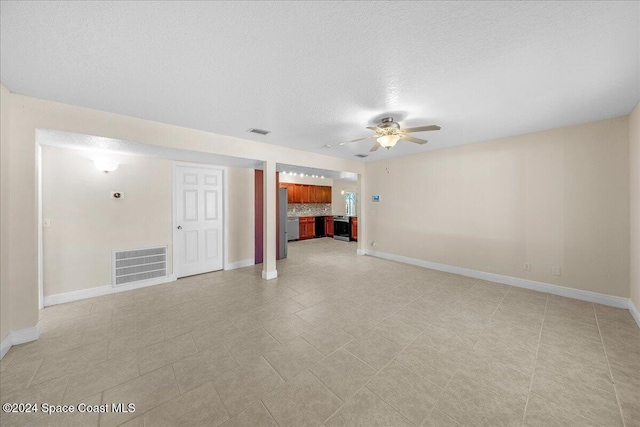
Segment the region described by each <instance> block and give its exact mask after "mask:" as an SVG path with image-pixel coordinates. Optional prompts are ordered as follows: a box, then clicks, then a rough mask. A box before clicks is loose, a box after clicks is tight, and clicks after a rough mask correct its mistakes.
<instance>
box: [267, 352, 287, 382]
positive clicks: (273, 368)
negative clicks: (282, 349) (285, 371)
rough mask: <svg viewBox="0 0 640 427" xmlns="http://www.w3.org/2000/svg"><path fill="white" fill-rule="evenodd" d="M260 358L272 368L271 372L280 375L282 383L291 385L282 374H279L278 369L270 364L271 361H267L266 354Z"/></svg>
mask: <svg viewBox="0 0 640 427" xmlns="http://www.w3.org/2000/svg"><path fill="white" fill-rule="evenodd" d="M260 357H261V358H262V360H264V361H265V362H267V365H269V367H270V368H271V370H273V372H275V373H276V375H278V376H279V377H280V379H281V380H282V381H284V383H285V384H289V382H288V381H287V380H285V379H284V377H283V376H282V375H280V372H278V370H277V369H276V367H275V366H273V365H272V364H271V363H269V361H268V360H267V358H266V357H264V354H261V355H260Z"/></svg>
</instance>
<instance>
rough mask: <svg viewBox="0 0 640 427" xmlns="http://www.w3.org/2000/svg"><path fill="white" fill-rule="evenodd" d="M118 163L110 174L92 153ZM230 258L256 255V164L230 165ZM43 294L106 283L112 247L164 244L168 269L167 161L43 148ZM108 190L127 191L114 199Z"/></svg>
mask: <svg viewBox="0 0 640 427" xmlns="http://www.w3.org/2000/svg"><path fill="white" fill-rule="evenodd" d="M105 157H106V158H107V159H108V160H112V161H115V162H117V163H119V164H120V167H119V168H118V169H117V170H116V171H114V172H110V173H104V172H102V171H99V170H97V169H96V168H95V166H94V162H93V161H94V160H95V159H97V158H105ZM226 179H227V180H228V187H229V195H228V198H227V201H228V203H229V217H228V218H227V221H228V223H229V224H228V226H229V231H230V236H231V238H230V241H229V260H228V261H229V262H231V263H233V262H236V261H244V260H247V259H253V234H254V229H253V211H254V209H253V203H254V200H253V170H252V169H238V168H229V169H228V175H227V178H226ZM42 182H43V191H42V202H43V203H42V204H43V209H42V214H43V218H48V219H50V220H51V226H50V227H48V228H44V229H43V249H44V251H43V252H44V269H43V270H44V277H43V279H44V280H43V282H44V295H45V296H50V295H55V294H60V293H66V292H73V291H78V290H82V289H88V288H93V287H97V286H105V285H110V284H111V251H112V250H113V249H135V248H143V247H150V246H168V247H169V251H168V271H167V274H172V271H173V268H172V265H171V264H172V255H171V253H172V246H173V240H172V203H173V202H172V195H171V193H172V190H171V189H172V174H171V162H170V161H169V160H163V159H155V158H146V157H139V156H126V155H116V154H108V155H104V154H99V153H94V152H91V151H85V150H75V149H69V148H60V147H49V146H45V147H43V148H42ZM111 191H119V192H122V193H124V195H125V197H124V199H121V200H114V199H111V194H110V193H111Z"/></svg>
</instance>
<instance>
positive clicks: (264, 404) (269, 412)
mask: <svg viewBox="0 0 640 427" xmlns="http://www.w3.org/2000/svg"><path fill="white" fill-rule="evenodd" d="M259 402H260V403H261V404H262V406H264V409H266V410H267V413H268V414H269V416H270V417H271V419H272V420H273V422H274V423H276V425H277V426H278V427H280V423H278V420H276V417H274V416H273V414H272V413H271V411H270V410H269V407H268V406H267V404H266V403H264V401H263V400H262V399H260V400H259ZM247 408H248V406H247ZM245 410H246V408H245ZM243 412H244V411H243ZM241 413H242V412H241ZM238 415H239V414H238ZM236 416H237V415H236Z"/></svg>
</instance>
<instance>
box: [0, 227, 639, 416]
mask: <svg viewBox="0 0 640 427" xmlns="http://www.w3.org/2000/svg"><path fill="white" fill-rule="evenodd" d="M289 248H290V256H289V259H287V260H284V261H279V262H278V271H279V273H280V278H278V279H276V280H272V281H269V282H265V281H263V280H262V279H260V266H256V267H255V268H254V267H249V268H245V269H241V270H235V271H229V272H217V273H212V274H207V275H202V276H196V277H191V278H186V279H181V280H179V281H177V282H174V283H170V284H166V285H160V286H154V287H150V288H145V289H140V290H136V291H130V292H123V293H119V294H115V295H109V296H105V297H99V298H94V299H91V300H84V301H78V302H74V303H69V304H64V305H58V306H53V307H49V308H46V309H44V310H42V312H41V322H40V323H41V327H42V336H41V338H40V339H39V340H38V341H36V342H33V343H28V344H24V345H20V346H16V347H14V348H12V349H11V350H10V351H9V352H8V353H7V355H6V356H5V358H4V359H3V360H2V362H1V364H0V366H1V372H0V380H1V382H0V385H1V389H0V390H1V398H2V399H1V400H2V402H3V403H4V402H40V403H42V402H47V403H50V404H75V403H78V402H84V403H86V404H88V405H100V404H101V403H109V404H110V403H129V402H132V403H135V405H136V411H135V412H133V413H113V412H109V413H102V414H100V413H85V414H77V413H74V414H54V415H43V414H42V413H38V414H35V415H34V414H23V415H17V414H4V413H3V414H2V415H1V417H2V418H1V424H2V425H3V426H14V425H25V426H35V425H55V426H61V425H65V426H66V425H77V426H91V425H101V426H115V425H126V426H165V425H166V426H174V425H212V426H213V425H224V426H281V427H282V426H307V425H308V426H312V425H324V426H327V427H329V426H342V425H362V426H375V425H382V426H405V425H406V426H411V425H416V426H460V425H463V426H464V425H473V426H482V425H486V426H511V425H513V426H520V425H527V426H535V425H538V426H554V425H557V426H573V425H575V426H592V425H593V426H596V425H600V426H622V425H626V426H629V427H631V426H640V329H639V328H638V326H637V325H636V324H635V323H634V321H633V319H632V318H631V316H630V315H629V312H628V311H626V310H620V309H614V308H610V307H605V306H600V305H595V304H591V303H587V302H584V301H577V300H573V299H568V298H561V297H557V296H553V295H547V294H542V293H538V292H532V291H527V290H523V289H518V288H513V287H509V286H505V285H500V284H496V283H489V282H483V281H480V280H475V279H470V278H467V277H462V276H456V275H452V274H446V273H442V272H438V271H432V270H426V269H422V268H417V267H413V266H408V265H403V264H399V263H395V262H390V261H386V260H382V259H376V258H371V257H362V256H356V255H355V246H354V244H350V243H345V242H338V241H334V240H332V239H318V240H312V241H303V242H295V243H292V244H291V245H290V246H289Z"/></svg>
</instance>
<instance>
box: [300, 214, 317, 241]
mask: <svg viewBox="0 0 640 427" xmlns="http://www.w3.org/2000/svg"><path fill="white" fill-rule="evenodd" d="M315 234H316V217H314V216H304V217H301V218H300V240H304V239H313V236H315Z"/></svg>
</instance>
